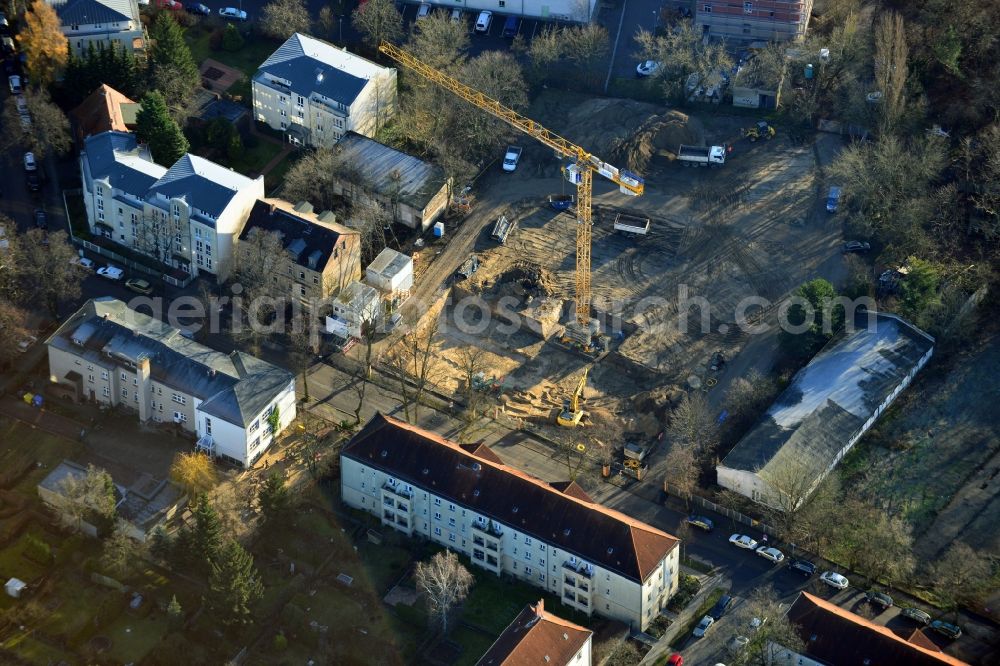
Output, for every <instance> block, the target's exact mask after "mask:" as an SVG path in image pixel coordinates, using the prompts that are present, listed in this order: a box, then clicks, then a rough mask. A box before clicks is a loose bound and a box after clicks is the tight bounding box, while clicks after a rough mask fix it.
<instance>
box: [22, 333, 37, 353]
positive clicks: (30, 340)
mask: <svg viewBox="0 0 1000 666" xmlns="http://www.w3.org/2000/svg"><path fill="white" fill-rule="evenodd" d="M36 342H38V338H36V337H35V336H33V335H29V336H27V337H26V338H25V339H24V340H21V341H20V342H18V343H17V351H19V352H20V353H22V354H23V353H25V352H26V351H28V350H29V349H31V348H32V347H34V346H35V343H36Z"/></svg>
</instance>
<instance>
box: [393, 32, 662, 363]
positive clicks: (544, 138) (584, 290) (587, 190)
mask: <svg viewBox="0 0 1000 666" xmlns="http://www.w3.org/2000/svg"><path fill="white" fill-rule="evenodd" d="M379 51H381V52H382V53H384V54H386V55H387V56H389V57H390V58H392V59H393V60H395V61H396V62H397V63H399V64H400V65H403V66H404V67H408V68H409V69H411V70H413V71H414V72H416V73H417V74H419V75H421V76H422V77H424V78H425V79H427V80H428V81H431V82H433V83H435V84H437V85H439V86H441V87H442V88H444V89H445V90H448V91H450V92H451V93H453V94H455V95H457V96H458V97H461V98H462V99H464V100H465V101H466V102H468V103H469V104H472V105H473V106H475V107H477V108H479V109H482V110H483V111H486V112H487V113H489V114H491V115H493V116H495V117H497V118H499V119H500V120H503V121H504V122H506V123H507V124H509V125H511V126H513V127H514V128H515V129H518V130H520V131H522V132H524V133H525V134H527V135H528V136H530V137H534V138H535V139H537V140H538V141H541V142H542V143H543V144H545V145H546V146H548V147H549V148H552V149H553V150H555V151H556V152H557V153H559V154H560V155H563V156H565V157H568V158H570V159H571V160H572V162H571V163H570V164H569V165H568V166H567V167H566V169H565V172H566V177H567V179H568V180H569V181H570V182H571V183H574V184H575V185H576V221H577V226H576V324H577V326H576V330H571V329H572V328H573V327H567V335H568V336H569V337H571V338H573V339H575V340H577V341H578V342H580V343H582V344H583V346H584V347H585V348H589V347H590V336H591V322H590V235H591V226H592V225H593V217H592V213H591V209H590V199H591V188H592V181H593V174H594V172H595V171H596V172H597V173H599V174H601V175H602V176H604V177H605V178H607V179H608V180H610V181H612V182H613V183H615V184H617V185H618V186H619V188H620V189H621V191H622V192H623V193H625V194H629V195H632V196H640V195H642V193H643V181H642V178H640V177H639V176H637V175H635V174H633V173H630V172H628V171H625V170H623V169H618V168H616V167H614V166H611V165H610V164H608V163H607V162H604V161H603V160H600V159H598V158H597V157H595V156H594V155H591V154H590V153H589V152H587V151H586V150H584V149H583V148H581V147H580V146H578V145H576V144H574V143H572V142H571V141H567V140H566V139H564V138H562V137H561V136H559V135H558V134H555V133H554V132H550V131H549V130H547V129H545V128H544V127H542V126H541V125H539V124H538V123H536V122H535V121H534V120H532V119H530V118H527V117H525V116H522V115H521V114H520V113H518V112H517V111H514V110H513V109H509V108H507V107H506V106H504V105H503V104H501V103H500V102H498V101H497V100H495V99H492V98H490V97H488V96H487V95H484V94H483V93H481V92H479V91H478V90H475V89H473V88H470V87H469V86H467V85H465V84H464V83H462V82H461V81H458V80H457V79H455V78H453V77H451V76H448V75H447V74H445V73H443V72H439V71H438V70H436V69H434V68H433V67H431V66H430V65H427V64H425V63H424V62H422V61H421V60H419V59H417V58H415V57H413V56H412V55H410V54H409V53H407V52H406V51H404V50H403V49H401V48H399V47H398V46H395V45H394V44H390V43H389V42H382V44H381V45H380V46H379Z"/></svg>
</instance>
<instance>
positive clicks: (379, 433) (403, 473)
mask: <svg viewBox="0 0 1000 666" xmlns="http://www.w3.org/2000/svg"><path fill="white" fill-rule="evenodd" d="M340 459H341V497H342V499H343V501H344V503H346V504H347V505H349V506H352V507H354V508H357V509H362V510H364V511H368V512H369V513H371V514H373V515H375V516H378V517H379V518H380V519H381V521H382V525H383V526H384V527H385V528H387V529H388V528H391V529H394V530H397V531H399V532H402V533H403V534H406V535H410V536H421V537H423V538H426V539H429V540H431V541H433V542H435V543H437V544H440V545H442V546H444V547H446V548H449V549H451V550H454V551H456V552H458V553H460V554H462V555H464V556H466V557H468V558H469V559H470V560H471V561H472V564H474V565H475V566H479V567H482V568H483V569H486V570H487V571H490V572H492V573H495V574H497V575H498V576H499V575H505V576H511V577H515V578H518V579H520V580H522V581H524V582H526V583H530V584H532V585H535V586H537V587H539V588H541V589H544V590H546V591H548V592H550V593H552V594H554V595H556V596H558V597H559V598H560V600H561V601H562V603H563V604H564V605H566V606H567V607H569V608H572V609H574V610H578V611H580V612H582V613H586V614H587V615H590V614H597V615H600V616H603V617H607V618H612V619H615V620H620V621H622V622H625V623H626V624H628V625H630V626H631V627H632V628H633V629H636V630H639V629H645V628H646V627H647V626H648V625H649V623H650V622H651V621H652V620H653V619H654V618H655V617H656V616H657V615H658V614H659V612H660V610H661V609H662V608H663V607H664V606H665V605H666V603H667V600H668V599H669V597H670V595H671V594H672V593H673V592H674V590H676V588H677V584H678V571H679V565H680V563H679V559H678V558H679V555H680V548H678V539H677V538H675V537H672V536H670V535H669V534H666V533H664V532H661V531H660V530H657V529H655V528H654V527H651V526H650V525H647V524H645V523H642V522H640V521H638V520H635V519H634V518H631V517H629V516H626V515H625V514H622V513H619V512H617V511H613V510H611V509H608V508H606V507H603V506H601V505H600V504H598V503H596V502H594V501H593V500H591V499H590V497H588V496H587V494H586V493H585V492H584V491H583V489H582V488H580V486H578V485H577V484H575V483H556V484H548V483H545V482H543V481H541V480H539V479H536V478H534V477H531V476H529V475H527V474H524V473H523V472H519V471H518V470H516V469H514V468H511V467H508V466H506V465H504V464H503V462H502V461H501V460H500V458H499V457H498V456H497V455H496V454H495V453H493V451H491V450H490V449H489V448H488V447H486V446H485V445H482V444H468V445H460V444H456V443H454V442H450V441H448V440H446V439H444V438H442V437H441V436H439V435H436V434H434V433H432V432H430V431H427V430H423V429H421V428H418V427H416V426H412V425H409V424H408V423H405V422H403V421H398V420H396V419H393V418H391V417H388V416H384V415H381V414H378V415H376V416H375V417H373V418H372V419H371V420H370V421H369V422H368V424H367V425H365V427H364V429H362V430H361V432H359V433H358V434H357V435H355V436H354V437H353V438H352V439H351V441H350V442H349V443H348V444H347V445H345V446H344V448H343V450H342V451H341V455H340Z"/></svg>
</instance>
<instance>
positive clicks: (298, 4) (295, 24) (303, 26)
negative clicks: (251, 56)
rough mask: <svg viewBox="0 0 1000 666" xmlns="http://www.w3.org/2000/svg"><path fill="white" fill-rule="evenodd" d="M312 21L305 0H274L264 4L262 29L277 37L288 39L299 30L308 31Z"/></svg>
mask: <svg viewBox="0 0 1000 666" xmlns="http://www.w3.org/2000/svg"><path fill="white" fill-rule="evenodd" d="M311 24H312V21H311V20H310V18H309V10H308V9H307V8H306V3H305V2H304V0H272V1H271V2H269V3H267V4H266V5H264V9H263V11H262V12H261V17H260V29H261V31H263V33H264V34H265V35H270V36H271V37H274V38H275V39H288V38H289V37H291V36H292V35H294V34H295V33H297V32H301V33H308V32H309V26H310V25H311Z"/></svg>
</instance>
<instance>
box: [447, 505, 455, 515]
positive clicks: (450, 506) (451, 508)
mask: <svg viewBox="0 0 1000 666" xmlns="http://www.w3.org/2000/svg"><path fill="white" fill-rule="evenodd" d="M448 510H449V511H451V512H452V513H454V512H455V505H454V504H449V505H448Z"/></svg>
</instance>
